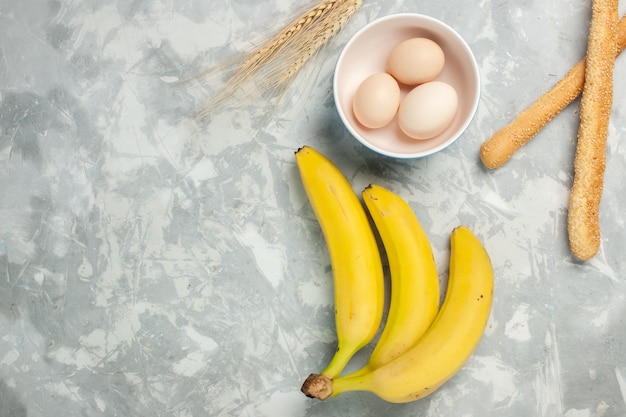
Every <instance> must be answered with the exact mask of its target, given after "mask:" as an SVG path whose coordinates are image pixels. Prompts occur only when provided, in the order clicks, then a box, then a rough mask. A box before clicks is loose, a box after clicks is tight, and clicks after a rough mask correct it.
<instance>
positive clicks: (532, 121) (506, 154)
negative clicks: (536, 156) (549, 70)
mask: <svg viewBox="0 0 626 417" xmlns="http://www.w3.org/2000/svg"><path fill="white" fill-rule="evenodd" d="M617 42H618V44H617V47H618V49H617V54H619V53H621V52H622V51H623V50H624V48H626V15H625V16H624V17H622V19H621V20H620V22H619V26H618V35H617ZM584 82H585V60H584V59H583V60H581V61H580V62H578V64H576V65H575V66H574V67H572V69H571V70H570V71H569V72H568V73H567V75H565V77H563V78H562V79H561V80H560V81H559V82H558V83H557V84H555V86H554V87H553V88H552V89H551V90H549V91H548V92H546V93H545V94H544V95H543V96H541V97H539V99H537V100H536V101H535V102H534V103H533V104H531V105H530V107H528V108H527V109H525V110H523V111H522V112H520V113H519V115H518V116H517V117H516V118H515V119H514V120H513V121H512V122H511V123H509V124H508V125H506V126H504V127H503V128H502V129H500V130H499V131H497V132H496V133H495V134H494V135H493V136H492V137H491V138H489V139H488V140H487V141H486V142H484V143H483V144H482V146H481V147H480V159H481V160H482V161H483V163H484V164H485V166H486V167H487V168H490V169H494V168H499V167H501V166H502V165H504V164H505V163H506V162H507V161H508V160H509V159H510V158H511V156H513V154H514V153H515V152H516V151H517V150H518V149H519V148H521V147H522V146H524V145H525V144H526V143H528V142H529V141H530V140H531V139H532V138H533V137H534V136H535V135H536V134H537V133H539V131H540V130H541V129H542V128H543V127H544V126H545V125H546V124H547V123H548V122H549V121H550V120H552V119H553V118H554V117H555V116H556V115H557V114H559V112H560V111H561V110H563V109H564V108H565V107H566V106H567V105H568V104H570V103H571V102H572V101H574V100H575V99H576V97H578V95H579V94H580V93H581V91H582V89H583V84H584Z"/></svg>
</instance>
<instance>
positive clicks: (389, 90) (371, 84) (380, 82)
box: [352, 72, 400, 129]
mask: <svg viewBox="0 0 626 417" xmlns="http://www.w3.org/2000/svg"><path fill="white" fill-rule="evenodd" d="M399 106H400V86H399V85H398V82H397V81H396V80H395V79H394V78H393V77H392V76H391V75H389V74H387V73H384V72H381V73H376V74H373V75H370V76H369V77H367V78H366V79H365V80H364V81H363V82H362V83H361V84H360V85H359V87H358V88H357V90H356V93H355V95H354V98H353V101H352V111H353V112H354V117H356V119H357V120H358V121H359V123H361V124H362V125H363V126H365V127H368V128H370V129H376V128H380V127H383V126H386V125H388V124H389V123H390V122H391V121H392V120H393V118H394V117H395V116H396V113H397V112H398V107H399Z"/></svg>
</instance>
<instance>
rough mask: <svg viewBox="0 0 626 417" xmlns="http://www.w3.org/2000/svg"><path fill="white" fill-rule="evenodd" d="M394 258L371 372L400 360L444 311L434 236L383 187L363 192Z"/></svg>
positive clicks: (368, 367)
mask: <svg viewBox="0 0 626 417" xmlns="http://www.w3.org/2000/svg"><path fill="white" fill-rule="evenodd" d="M362 196H363V201H364V202H365V205H366V206H367V208H368V210H369V213H370V215H371V217H372V219H373V220H374V224H375V225H376V228H377V230H378V233H379V234H380V237H381V239H382V242H383V245H384V247H385V250H386V252H387V259H388V261H389V272H390V276H391V299H390V303H389V312H388V314H387V322H386V324H385V327H384V329H383V331H382V333H381V335H380V338H379V339H378V342H377V344H376V347H375V348H374V350H373V351H372V354H371V356H370V359H369V361H368V363H367V365H365V366H364V367H363V368H361V369H360V370H358V371H356V372H355V373H353V374H351V375H352V376H356V375H361V374H365V373H367V372H369V371H372V370H374V369H376V368H378V367H380V366H381V365H383V364H385V363H387V362H389V361H391V360H392V359H395V358H396V357H398V356H399V355H400V354H402V353H404V352H405V351H406V350H407V349H409V348H410V347H411V346H413V344H415V342H417V340H418V339H419V338H420V337H421V336H422V335H423V334H424V333H425V332H426V330H428V328H429V327H430V325H431V323H432V322H433V320H434V319H435V316H436V315H437V312H438V311H439V276H438V274H437V266H436V264H435V259H434V257H433V251H432V248H431V246H430V241H429V240H428V236H427V235H426V233H425V232H424V230H423V229H422V226H421V224H420V222H419V220H418V219H417V217H416V216H415V213H414V212H413V210H412V209H411V207H410V206H409V205H408V204H407V202H406V201H404V200H403V199H402V198H401V197H400V196H398V195H397V194H395V193H393V192H392V191H389V190H387V189H385V188H383V187H381V186H379V185H376V184H372V185H370V186H369V187H367V188H366V189H365V190H363V193H362Z"/></svg>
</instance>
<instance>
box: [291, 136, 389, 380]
mask: <svg viewBox="0 0 626 417" xmlns="http://www.w3.org/2000/svg"><path fill="white" fill-rule="evenodd" d="M296 163H297V165H298V168H299V170H300V176H301V179H302V183H303V185H304V189H305V191H306V194H307V196H308V198H309V201H310V203H311V206H312V208H313V211H314V213H315V215H316V217H317V219H318V221H319V224H320V227H321V229H322V232H323V234H324V238H325V240H326V244H327V246H328V252H329V255H330V262H331V265H332V269H333V282H334V291H335V323H336V332H337V351H336V352H335V354H334V356H333V358H332V360H331V361H330V363H329V364H328V366H327V367H326V368H325V369H324V370H323V371H322V372H321V374H322V375H324V376H326V377H328V378H335V377H337V376H338V375H339V374H340V373H341V371H343V369H344V368H345V366H346V364H347V363H348V362H349V360H350V359H351V358H352V356H354V354H355V353H356V352H357V351H358V350H360V349H361V348H362V347H363V346H365V345H366V344H367V343H369V342H370V341H371V340H372V339H373V338H374V336H375V335H376V333H377V332H378V329H379V327H380V322H381V320H382V315H383V308H384V302H385V301H384V291H385V290H384V277H383V269H382V263H381V259H380V253H379V251H378V243H377V242H376V238H375V236H374V232H373V230H372V227H371V225H370V223H369V219H368V218H367V214H366V213H365V208H364V207H363V204H362V203H361V201H360V200H359V197H358V196H357V195H356V193H355V192H354V190H353V188H352V186H351V185H350V183H349V181H348V179H347V178H346V177H345V176H344V175H343V174H342V173H341V171H340V170H339V169H338V168H337V167H336V166H335V165H334V164H333V163H332V162H331V161H330V160H329V159H328V158H326V157H325V156H324V155H322V154H321V153H319V152H318V151H316V150H315V149H313V148H311V147H308V146H304V147H302V148H300V149H299V150H298V151H297V152H296Z"/></svg>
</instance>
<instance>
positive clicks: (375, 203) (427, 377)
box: [296, 146, 494, 403]
mask: <svg viewBox="0 0 626 417" xmlns="http://www.w3.org/2000/svg"><path fill="white" fill-rule="evenodd" d="M296 162H297V165H298V168H299V170H300V174H301V179H302V183H303V185H304V189H305V191H306V194H307V196H308V198H309V201H310V202H311V206H312V208H313V211H314V213H315V215H316V217H317V219H318V221H319V223H320V226H321V228H322V231H323V234H324V238H325V240H326V242H327V245H328V251H329V254H330V259H331V264H332V267H333V282H334V291H335V322H336V332H337V344H338V347H337V351H336V353H335V355H334V356H333V358H332V359H331V361H330V363H329V364H328V366H327V367H326V368H325V369H324V370H323V371H322V372H320V373H319V374H311V375H310V376H309V377H308V378H307V379H306V380H305V382H304V384H303V385H302V389H301V390H302V392H303V393H304V394H306V395H307V396H309V397H311V398H318V399H320V400H325V399H327V398H329V397H335V396H337V395H340V394H342V393H345V392H350V391H369V392H372V393H374V394H376V395H378V396H379V397H380V398H382V399H384V400H386V401H389V402H394V403H404V402H410V401H414V400H417V399H419V398H423V397H425V396H427V395H429V394H431V393H433V392H434V391H435V390H436V389H437V388H439V387H440V386H441V385H443V384H444V383H445V382H446V381H448V380H449V379H450V378H451V377H452V376H454V375H455V374H456V373H457V372H458V371H459V370H460V369H461V368H462V367H463V365H464V364H465V362H466V361H467V360H468V359H469V357H470V356H471V354H472V352H473V351H474V349H475V348H476V346H477V345H478V343H479V341H480V339H481V337H482V334H483V331H484V328H485V325H486V324H487V320H488V318H489V314H490V311H491V304H492V298H493V283H494V277H493V269H492V266H491V261H490V259H489V255H488V254H487V252H486V251H485V249H484V247H483V246H482V244H481V243H480V241H479V240H478V239H477V238H476V236H474V234H473V233H472V232H471V231H470V230H469V229H468V228H466V227H463V226H461V227H457V228H456V229H454V230H453V231H452V234H451V237H450V265H449V277H448V287H447V290H446V293H445V298H444V302H443V304H442V305H441V308H439V298H440V289H439V280H438V274H437V269H436V265H435V261H434V258H433V253H432V249H431V246H430V242H429V240H428V237H427V236H426V234H425V232H424V231H423V229H422V227H421V225H420V223H419V221H418V219H417V217H416V216H415V214H414V212H413V211H412V210H411V208H410V206H409V205H408V204H407V203H406V202H405V201H404V200H403V199H402V198H401V197H399V196H398V195H396V194H395V193H393V192H391V191H389V190H387V189H385V188H383V187H381V186H379V185H375V184H373V185H370V186H368V187H367V188H366V189H365V190H363V192H362V198H363V201H364V203H365V206H366V207H367V210H368V211H369V214H370V216H371V219H372V220H373V223H374V226H375V228H376V230H377V231H378V234H379V235H380V238H381V240H382V244H383V246H384V249H385V252H386V254H387V258H388V262H389V273H390V281H391V295H390V303H389V311H388V314H387V320H386V322H385V325H384V327H383V329H382V332H381V334H380V337H379V339H378V341H377V343H376V345H375V347H374V350H373V351H372V354H371V356H370V358H369V360H368V362H367V364H365V365H364V366H363V367H362V368H361V369H359V370H357V371H355V372H352V373H350V374H347V375H341V373H342V371H343V370H344V368H345V366H346V365H347V364H348V362H349V361H350V359H351V358H352V357H353V356H354V354H355V353H356V352H357V351H358V350H359V349H361V348H362V347H364V346H365V345H367V344H368V343H369V342H370V341H372V339H373V338H374V336H375V335H376V333H377V332H378V329H379V327H380V324H381V321H382V313H383V305H384V282H383V273H382V266H381V260H380V253H379V251H378V247H377V243H376V240H375V236H374V231H373V228H372V226H371V224H370V223H369V220H368V218H367V214H366V212H365V210H364V208H363V205H362V204H361V202H360V200H359V198H358V196H357V195H356V194H355V192H354V190H353V189H352V187H351V185H350V183H349V181H348V180H347V179H346V177H345V176H344V175H343V174H342V173H341V172H340V171H339V169H338V168H337V167H336V166H335V165H334V164H333V163H332V162H331V161H330V160H328V159H327V158H326V157H325V156H324V155H322V154H320V153H319V152H317V151H316V150H314V149H313V148H311V147H308V146H305V147H302V148H300V149H299V150H298V151H297V152H296Z"/></svg>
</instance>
